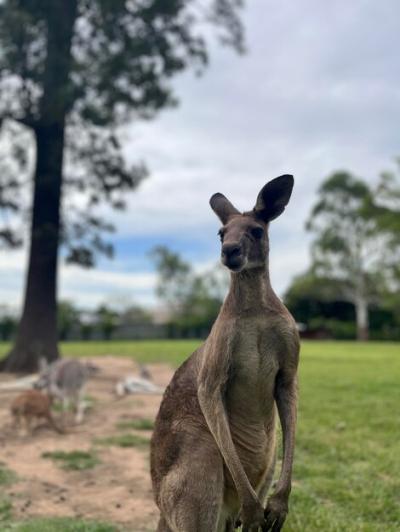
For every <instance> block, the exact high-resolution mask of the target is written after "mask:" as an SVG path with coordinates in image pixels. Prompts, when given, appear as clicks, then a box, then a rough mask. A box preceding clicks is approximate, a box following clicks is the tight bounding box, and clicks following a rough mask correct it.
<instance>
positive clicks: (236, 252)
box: [221, 243, 244, 270]
mask: <svg viewBox="0 0 400 532" xmlns="http://www.w3.org/2000/svg"><path fill="white" fill-rule="evenodd" d="M221 258H222V262H223V264H225V266H227V267H228V268H229V269H231V270H239V269H240V268H241V267H242V266H243V262H244V257H243V248H242V246H241V245H240V244H239V243H234V244H224V245H223V246H222V250H221Z"/></svg>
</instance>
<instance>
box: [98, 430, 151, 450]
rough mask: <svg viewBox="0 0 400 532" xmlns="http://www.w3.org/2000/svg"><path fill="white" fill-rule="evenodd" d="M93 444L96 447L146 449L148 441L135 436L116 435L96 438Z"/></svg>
mask: <svg viewBox="0 0 400 532" xmlns="http://www.w3.org/2000/svg"><path fill="white" fill-rule="evenodd" d="M94 443H96V444H97V445H115V446H117V447H142V448H145V449H147V447H148V445H149V443H150V440H149V439H148V438H143V436H138V435H137V434H130V433H129V434H118V435H117V436H108V437H107V438H97V439H96V440H95V441H94Z"/></svg>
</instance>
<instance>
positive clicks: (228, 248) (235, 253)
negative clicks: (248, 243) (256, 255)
mask: <svg viewBox="0 0 400 532" xmlns="http://www.w3.org/2000/svg"><path fill="white" fill-rule="evenodd" d="M241 253H242V248H241V247H240V246H239V245H238V244H224V245H223V246H222V255H223V256H224V257H225V258H227V259H235V258H236V257H239V255H241Z"/></svg>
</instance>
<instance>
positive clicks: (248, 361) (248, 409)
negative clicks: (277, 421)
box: [228, 319, 279, 422]
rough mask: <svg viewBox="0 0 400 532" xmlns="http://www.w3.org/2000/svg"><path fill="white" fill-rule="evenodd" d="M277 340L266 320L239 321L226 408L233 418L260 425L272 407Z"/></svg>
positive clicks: (276, 361) (276, 367) (277, 367)
mask: <svg viewBox="0 0 400 532" xmlns="http://www.w3.org/2000/svg"><path fill="white" fill-rule="evenodd" d="M278 344H279V338H278V337H277V334H276V332H275V331H274V330H273V329H272V328H271V327H270V326H269V324H268V322H267V320H265V319H242V320H238V322H237V325H236V327H235V333H234V340H233V342H232V353H231V356H232V359H231V361H232V370H231V376H230V385H229V387H228V390H229V391H228V407H229V409H230V410H231V413H232V415H233V416H234V417H237V416H240V417H247V419H249V420H250V418H251V419H254V422H257V421H260V422H261V421H262V420H263V419H264V418H265V417H268V416H269V414H271V412H272V410H273V407H274V388H275V379H276V374H277V372H278V369H279V363H278V352H279V346H278Z"/></svg>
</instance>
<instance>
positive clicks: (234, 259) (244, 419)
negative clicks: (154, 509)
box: [151, 175, 299, 532]
mask: <svg viewBox="0 0 400 532" xmlns="http://www.w3.org/2000/svg"><path fill="white" fill-rule="evenodd" d="M292 188H293V177H292V176H290V175H283V176H280V177H277V178H276V179H274V180H272V181H270V182H269V183H267V184H266V185H265V186H264V188H263V189H262V190H261V192H260V193H259V195H258V198H257V201H256V205H255V207H254V209H253V210H252V211H249V212H245V213H243V214H242V213H240V212H239V211H238V210H237V209H236V208H235V207H234V206H233V205H232V204H231V203H230V202H229V201H228V200H227V199H226V198H225V197H224V196H223V195H222V194H219V193H218V194H214V195H213V196H212V198H211V200H210V204H211V207H212V209H213V210H214V211H215V213H216V214H217V215H218V217H219V218H220V220H221V222H222V224H223V226H222V228H221V229H220V231H219V235H220V237H221V241H222V250H221V259H222V262H223V264H224V265H225V266H227V267H228V268H229V270H230V271H231V283H230V289H229V293H228V295H227V297H226V299H225V301H224V303H223V305H222V308H221V310H220V313H219V315H218V317H217V319H216V321H215V324H214V326H213V328H212V330H211V332H210V335H209V337H208V338H207V340H206V341H205V343H204V344H203V345H202V346H201V347H199V348H198V349H197V350H196V351H195V352H194V353H193V354H192V355H191V356H190V358H189V359H188V360H186V362H184V363H183V364H182V366H181V367H180V368H179V369H178V370H177V371H176V373H175V375H174V377H173V378H172V381H171V383H170V384H169V386H168V388H167V389H166V391H165V394H164V397H163V400H162V403H161V406H160V410H159V413H158V416H157V420H156V425H155V430H154V433H153V438H152V444H151V475H152V481H153V490H154V495H155V500H156V503H157V505H158V507H159V508H160V513H161V516H160V521H159V524H158V529H157V530H158V532H167V531H173V532H228V531H232V530H233V529H234V528H235V525H236V524H237V522H238V521H240V522H241V523H242V527H243V531H258V530H259V529H262V530H263V531H268V530H272V531H273V532H277V531H279V530H281V528H282V526H283V523H284V521H285V518H286V515H287V512H288V499H289V494H290V490H291V476H292V465H293V453H294V440H295V425H296V403H297V365H298V355H299V338H298V333H297V330H296V326H295V322H294V320H293V318H292V316H291V315H290V313H289V311H288V310H287V309H286V308H285V306H284V305H283V304H282V303H281V301H280V300H279V299H278V297H277V296H276V295H275V293H274V292H273V290H272V288H271V285H270V280H269V273H268V252H269V243H268V224H269V222H270V221H271V220H273V219H274V218H276V217H277V216H279V215H280V214H281V213H282V212H283V211H284V209H285V207H286V205H287V204H288V202H289V198H290V196H291V193H292ZM276 410H277V411H278V414H279V417H280V422H281V425H282V432H283V461H282V469H281V472H280V476H279V480H278V482H277V484H276V486H275V489H274V492H273V493H272V495H271V496H270V497H269V499H268V502H266V499H267V493H268V489H269V487H270V485H271V482H272V478H273V474H274V466H275V459H276V458H275V457H276V454H275V453H276V441H275V425H276ZM265 505H266V506H265Z"/></svg>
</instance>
